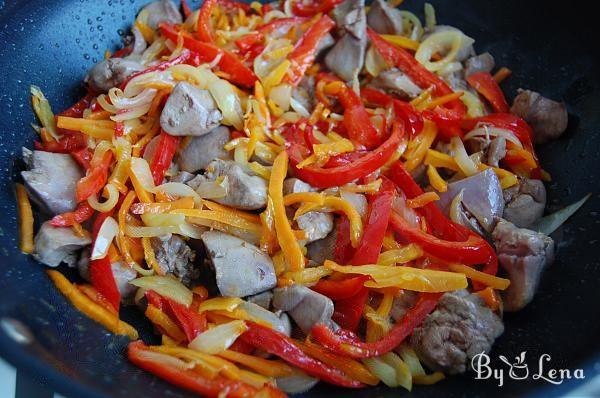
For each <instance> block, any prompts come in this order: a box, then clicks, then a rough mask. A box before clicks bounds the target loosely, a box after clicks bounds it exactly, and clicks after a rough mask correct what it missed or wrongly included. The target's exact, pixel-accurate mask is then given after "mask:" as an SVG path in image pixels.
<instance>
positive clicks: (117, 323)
mask: <svg viewBox="0 0 600 398" xmlns="http://www.w3.org/2000/svg"><path fill="white" fill-rule="evenodd" d="M47 273H48V276H49V277H50V279H51V280H52V282H53V283H54V285H55V286H56V288H57V289H58V290H59V291H60V292H61V293H62V294H63V295H64V296H65V297H66V298H67V299H68V300H69V301H70V302H71V304H73V305H74V306H75V308H77V309H78V310H79V311H81V312H82V313H84V314H85V315H87V316H88V317H90V318H91V319H93V320H94V321H96V322H98V323H100V324H101V325H102V326H104V327H105V328H106V329H108V330H110V331H111V332H112V333H115V334H122V335H126V336H128V337H129V338H130V339H132V340H135V339H137V338H138V332H137V330H135V329H134V328H133V326H131V325H129V324H128V323H125V322H123V321H121V320H120V319H119V318H118V317H117V316H116V315H115V314H112V313H111V312H110V311H108V310H106V309H105V308H103V307H102V306H101V305H99V304H96V303H95V302H93V301H92V300H91V299H90V298H89V297H87V296H86V295H85V294H84V293H82V292H81V291H80V290H79V289H77V287H75V285H73V284H72V283H71V282H69V280H68V279H67V278H65V277H64V275H63V274H61V273H60V272H58V271H54V270H50V271H47Z"/></svg>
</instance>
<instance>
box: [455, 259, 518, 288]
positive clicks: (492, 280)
mask: <svg viewBox="0 0 600 398" xmlns="http://www.w3.org/2000/svg"><path fill="white" fill-rule="evenodd" d="M448 268H449V269H450V271H452V272H457V273H460V274H464V275H465V276H466V277H467V278H469V279H471V280H474V281H477V282H481V283H483V284H485V285H487V286H489V287H492V288H494V289H498V290H505V289H506V288H508V287H509V286H510V280H509V279H506V278H500V277H498V276H494V275H490V274H486V273H485V272H481V271H477V270H476V269H474V268H471V267H469V266H467V265H464V264H450V265H449V266H448Z"/></svg>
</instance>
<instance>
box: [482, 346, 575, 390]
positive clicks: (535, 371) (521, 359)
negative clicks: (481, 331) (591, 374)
mask: <svg viewBox="0 0 600 398" xmlns="http://www.w3.org/2000/svg"><path fill="white" fill-rule="evenodd" d="M526 354H527V351H523V352H522V353H521V354H519V355H517V356H516V357H515V359H514V361H510V360H508V359H507V358H506V357H505V356H504V355H499V356H498V358H499V359H500V361H501V362H502V363H503V365H501V367H497V368H494V367H493V366H492V365H490V363H491V360H490V356H489V355H488V354H486V353H485V352H482V353H480V354H477V355H475V356H474V357H473V359H471V368H472V369H473V370H474V371H475V374H476V376H475V379H476V380H488V379H494V380H497V381H498V387H502V386H503V385H504V380H505V377H508V378H509V379H511V380H527V379H529V378H531V379H533V380H540V379H541V380H544V381H546V382H548V383H551V384H555V385H558V384H562V383H563V381H565V380H569V379H585V375H584V374H583V369H575V370H570V369H555V368H552V367H549V366H548V365H549V362H550V360H551V359H552V358H551V357H550V355H548V354H542V355H541V356H540V357H539V358H538V360H537V367H536V368H533V367H532V369H531V372H530V369H529V366H528V364H527V362H526ZM506 370H508V375H507V374H506Z"/></svg>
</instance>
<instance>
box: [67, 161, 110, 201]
mask: <svg viewBox="0 0 600 398" xmlns="http://www.w3.org/2000/svg"><path fill="white" fill-rule="evenodd" d="M111 161H112V152H110V151H107V152H106V153H105V154H104V156H103V158H102V161H101V162H100V164H98V165H95V166H92V167H91V168H90V169H89V170H88V173H87V175H86V176H85V177H83V178H82V179H81V180H79V182H77V187H76V188H75V199H77V202H83V201H84V200H86V199H87V198H89V197H90V196H92V195H94V194H96V193H98V192H100V190H101V189H102V188H104V185H105V184H106V180H107V179H108V168H109V167H110V162H111Z"/></svg>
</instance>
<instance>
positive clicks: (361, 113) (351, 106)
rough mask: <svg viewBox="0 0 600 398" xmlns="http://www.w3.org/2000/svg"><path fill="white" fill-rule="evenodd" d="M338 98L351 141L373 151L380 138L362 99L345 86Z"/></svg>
mask: <svg viewBox="0 0 600 398" xmlns="http://www.w3.org/2000/svg"><path fill="white" fill-rule="evenodd" d="M337 97H338V99H339V101H340V103H341V104H342V106H343V107H344V126H345V127H346V131H347V134H348V137H349V138H350V140H351V141H354V142H357V143H359V144H361V145H364V146H365V147H366V148H367V149H373V148H374V147H376V146H377V145H378V144H379V142H380V136H379V134H378V133H377V130H376V129H375V127H374V126H373V124H372V123H371V119H370V117H369V114H368V113H367V110H366V109H365V107H364V106H363V104H362V101H361V100H360V97H359V96H358V95H357V94H356V93H355V92H354V90H352V89H351V88H350V87H348V86H346V85H344V86H343V87H342V89H340V90H339V92H338V94H337Z"/></svg>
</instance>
